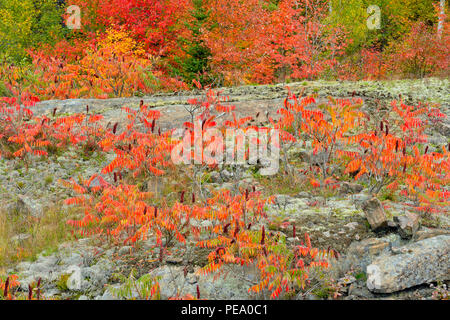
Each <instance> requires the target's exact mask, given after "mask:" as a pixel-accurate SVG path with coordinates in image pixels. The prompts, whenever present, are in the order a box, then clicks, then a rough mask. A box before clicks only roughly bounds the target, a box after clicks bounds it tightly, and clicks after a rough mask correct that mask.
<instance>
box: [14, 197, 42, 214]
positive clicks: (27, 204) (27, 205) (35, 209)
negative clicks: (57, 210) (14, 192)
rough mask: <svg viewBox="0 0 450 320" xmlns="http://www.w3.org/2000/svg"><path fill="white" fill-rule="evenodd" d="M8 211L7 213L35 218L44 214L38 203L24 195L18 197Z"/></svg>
mask: <svg viewBox="0 0 450 320" xmlns="http://www.w3.org/2000/svg"><path fill="white" fill-rule="evenodd" d="M8 209H9V210H8V211H10V212H11V211H12V212H13V213H16V214H23V215H29V216H32V217H35V218H40V217H42V216H43V214H44V210H43V208H42V205H41V204H40V203H38V202H37V201H35V200H33V199H31V198H28V197H27V196H24V195H18V196H17V200H16V201H15V202H14V203H13V204H11V205H10V206H9V208H8Z"/></svg>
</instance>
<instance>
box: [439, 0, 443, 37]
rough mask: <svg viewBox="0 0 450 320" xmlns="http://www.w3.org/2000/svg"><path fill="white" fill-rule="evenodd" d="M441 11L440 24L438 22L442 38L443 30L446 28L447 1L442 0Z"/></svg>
mask: <svg viewBox="0 0 450 320" xmlns="http://www.w3.org/2000/svg"><path fill="white" fill-rule="evenodd" d="M440 7H441V10H440V11H439V22H438V35H439V37H441V36H442V29H443V27H444V19H445V18H444V14H445V0H440Z"/></svg>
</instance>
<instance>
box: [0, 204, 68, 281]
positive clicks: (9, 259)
mask: <svg viewBox="0 0 450 320" xmlns="http://www.w3.org/2000/svg"><path fill="white" fill-rule="evenodd" d="M67 218H68V212H65V211H63V210H62V209H61V208H60V207H53V208H50V209H48V210H46V211H45V213H44V215H43V217H41V218H34V217H32V216H23V215H18V214H10V213H8V212H6V211H5V210H2V209H0V274H1V273H2V271H5V270H4V269H6V268H7V267H8V266H10V265H12V264H13V263H16V262H18V261H21V260H25V259H33V258H35V257H36V255H37V254H38V253H40V252H42V251H44V250H53V249H56V248H57V246H58V244H60V243H61V242H63V241H66V240H69V239H71V237H72V235H71V229H70V226H68V225H67V224H66V221H67ZM20 234H24V235H27V238H26V239H19V240H14V239H13V238H14V237H15V236H17V235H20ZM2 269H3V270H2Z"/></svg>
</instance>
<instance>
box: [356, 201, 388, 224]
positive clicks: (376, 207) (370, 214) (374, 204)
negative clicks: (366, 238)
mask: <svg viewBox="0 0 450 320" xmlns="http://www.w3.org/2000/svg"><path fill="white" fill-rule="evenodd" d="M361 209H362V210H363V211H364V214H365V216H366V218H367V221H368V222H369V224H370V227H371V228H372V229H373V230H379V229H383V228H386V227H387V226H388V221H387V218H386V213H385V212H384V208H383V205H382V204H381V202H380V200H378V199H377V198H375V197H373V198H371V199H369V200H366V201H364V202H363V203H362V205H361Z"/></svg>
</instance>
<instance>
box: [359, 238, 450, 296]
mask: <svg viewBox="0 0 450 320" xmlns="http://www.w3.org/2000/svg"><path fill="white" fill-rule="evenodd" d="M395 252H396V253H397V254H393V255H383V256H380V257H378V258H376V259H375V260H374V261H373V262H372V264H370V265H369V266H367V271H366V272H367V288H368V289H369V290H370V291H372V292H376V293H391V292H396V291H401V290H404V289H407V288H411V287H414V286H417V285H420V284H425V283H430V282H436V281H446V280H450V235H441V236H437V237H433V238H428V239H425V240H421V241H418V242H414V243H410V244H407V245H405V246H403V247H401V248H399V249H398V250H395Z"/></svg>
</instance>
